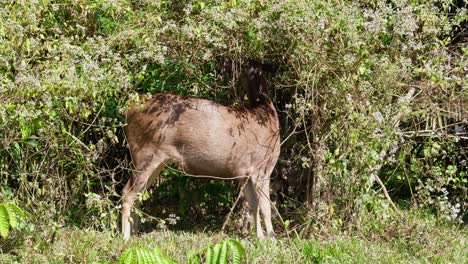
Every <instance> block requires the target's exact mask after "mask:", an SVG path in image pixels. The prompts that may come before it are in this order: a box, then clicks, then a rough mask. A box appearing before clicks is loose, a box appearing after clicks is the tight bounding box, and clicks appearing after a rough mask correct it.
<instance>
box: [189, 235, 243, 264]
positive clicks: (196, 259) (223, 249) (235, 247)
mask: <svg viewBox="0 0 468 264" xmlns="http://www.w3.org/2000/svg"><path fill="white" fill-rule="evenodd" d="M230 255H231V256H232V258H231V261H230V262H229V263H233V264H239V263H241V259H242V258H243V257H244V255H245V249H244V247H243V246H242V245H241V243H240V242H239V241H237V240H234V239H228V240H225V241H222V242H219V243H217V244H216V245H210V246H208V247H207V248H205V249H202V250H201V252H199V253H197V254H195V255H194V256H193V257H191V260H190V263H194V264H195V263H206V264H224V263H228V261H229V259H230V258H229V256H230Z"/></svg>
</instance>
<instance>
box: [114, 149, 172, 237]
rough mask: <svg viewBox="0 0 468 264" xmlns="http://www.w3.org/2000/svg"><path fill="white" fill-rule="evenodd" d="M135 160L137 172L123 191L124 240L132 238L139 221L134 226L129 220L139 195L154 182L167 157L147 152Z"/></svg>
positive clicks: (138, 154) (141, 153)
mask: <svg viewBox="0 0 468 264" xmlns="http://www.w3.org/2000/svg"><path fill="white" fill-rule="evenodd" d="M133 159H134V164H135V169H136V171H135V172H134V173H133V175H132V176H131V177H130V179H129V180H128V182H127V184H126V185H125V187H124V189H123V191H122V233H123V237H124V240H128V239H129V238H130V233H131V231H132V227H134V226H135V224H136V221H137V219H136V218H133V220H134V225H131V224H130V220H129V218H130V215H131V210H132V207H133V205H134V203H135V200H136V198H137V196H138V193H139V192H140V191H142V190H143V189H144V188H145V187H146V186H148V185H149V184H151V183H152V182H153V181H154V178H155V177H156V176H157V175H158V174H159V173H160V171H161V170H162V168H163V167H164V161H165V157H163V156H162V155H157V154H155V153H150V152H145V151H142V152H140V153H137V154H136V155H134V157H133ZM133 231H135V230H133Z"/></svg>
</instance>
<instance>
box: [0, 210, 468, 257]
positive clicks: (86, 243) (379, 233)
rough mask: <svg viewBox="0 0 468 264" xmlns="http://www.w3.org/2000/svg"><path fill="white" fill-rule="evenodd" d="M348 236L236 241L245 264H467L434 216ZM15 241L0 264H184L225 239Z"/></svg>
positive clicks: (70, 231)
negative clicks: (140, 260)
mask: <svg viewBox="0 0 468 264" xmlns="http://www.w3.org/2000/svg"><path fill="white" fill-rule="evenodd" d="M363 230H364V229H363ZM348 233H349V234H347V235H345V234H344V233H342V234H340V235H334V236H329V237H326V236H324V235H322V236H320V237H315V238H309V239H304V238H298V237H296V238H294V237H295V235H294V234H290V236H291V239H290V240H289V239H287V237H286V236H284V237H281V236H280V237H278V238H277V239H276V240H257V239H255V238H239V237H234V238H236V239H238V240H239V241H241V243H242V245H243V246H244V247H245V249H246V253H247V256H246V259H245V262H246V263H467V262H468V251H467V250H466V248H467V237H468V236H467V235H468V232H467V230H466V228H465V227H456V226H453V225H447V224H444V223H439V222H437V221H436V220H435V219H434V218H432V217H426V216H425V217H422V216H415V215H405V216H402V217H399V219H393V220H392V221H391V222H389V223H388V225H386V226H385V227H384V228H381V229H378V230H375V229H372V230H367V231H365V232H364V231H359V232H357V231H355V232H348ZM14 237H16V239H15V238H14ZM14 237H12V239H11V240H10V241H12V242H10V243H8V244H7V243H5V241H0V246H2V249H0V263H93V262H104V261H106V262H107V261H110V262H111V263H115V262H116V261H117V260H118V257H119V256H120V254H121V253H122V252H123V251H124V250H125V249H127V248H128V247H131V246H140V247H147V248H154V247H159V248H161V249H163V251H164V252H165V254H166V255H167V256H169V257H170V258H172V259H175V260H177V261H179V262H180V263H187V262H188V256H190V255H191V254H192V253H195V252H197V251H198V250H199V249H201V248H203V247H206V246H208V245H210V244H213V243H215V242H218V241H221V240H224V239H226V238H228V237H227V236H226V235H223V234H220V233H209V232H198V233H192V232H186V231H169V230H157V231H153V232H151V233H146V234H142V235H140V236H135V237H133V238H132V239H131V241H130V242H129V243H128V244H126V243H125V242H124V241H123V240H122V239H121V238H120V235H119V234H117V235H112V234H111V233H110V232H98V231H94V230H80V229H78V228H62V229H58V232H57V233H56V234H55V235H52V236H50V235H48V236H46V237H43V236H41V235H38V233H33V234H30V235H27V234H24V235H23V237H22V240H19V239H18V238H19V237H20V234H18V232H17V233H16V236H14ZM2 243H3V244H2ZM8 248H10V249H9V250H8V251H7V249H8ZM1 253H3V254H1Z"/></svg>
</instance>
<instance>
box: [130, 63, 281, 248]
mask: <svg viewBox="0 0 468 264" xmlns="http://www.w3.org/2000/svg"><path fill="white" fill-rule="evenodd" d="M241 82H242V85H243V86H244V87H245V88H246V89H247V90H248V94H249V103H250V106H249V107H231V106H223V105H219V104H217V103H214V102H211V101H208V100H204V99H198V98H189V97H185V96H178V95H172V94H156V95H154V96H153V97H152V98H151V99H149V100H147V101H146V102H144V103H133V104H132V105H131V106H130V109H129V111H128V113H127V128H126V132H127V139H128V144H129V147H130V152H131V155H132V159H133V164H134V166H135V171H136V172H135V173H134V174H133V175H132V177H130V179H129V181H128V183H127V185H126V186H125V187H124V189H123V195H122V232H123V236H124V239H125V240H128V239H129V238H130V231H131V227H130V221H129V217H130V211H131V209H132V206H133V204H134V202H135V199H136V198H137V194H138V192H140V191H141V190H143V188H145V186H150V185H151V184H152V183H153V182H154V180H155V179H156V177H157V175H159V173H160V171H161V169H162V168H163V167H164V166H165V165H166V164H167V163H176V164H178V165H179V166H180V167H181V168H183V170H184V171H185V172H186V173H187V174H189V175H193V176H196V175H209V176H214V177H216V178H223V179H226V180H228V179H231V180H232V179H240V180H241V181H242V182H243V183H244V184H245V186H244V188H243V190H244V195H245V198H246V200H247V202H248V204H249V208H250V212H251V214H252V216H253V217H254V221H255V223H256V231H257V237H259V238H263V237H264V233H263V230H262V226H261V223H260V213H259V211H261V213H262V215H263V220H264V224H265V227H266V232H267V235H268V236H274V231H273V225H272V223H271V205H270V175H271V173H272V171H273V169H274V167H275V164H276V161H277V160H278V156H279V153H280V129H279V121H278V116H277V114H276V110H275V107H274V105H273V103H272V101H271V100H270V98H269V97H268V96H267V94H266V93H265V92H266V80H265V76H264V72H263V71H262V70H261V69H260V68H259V67H254V66H250V67H248V68H247V69H246V70H244V71H243V73H242V74H241ZM245 181H247V182H245Z"/></svg>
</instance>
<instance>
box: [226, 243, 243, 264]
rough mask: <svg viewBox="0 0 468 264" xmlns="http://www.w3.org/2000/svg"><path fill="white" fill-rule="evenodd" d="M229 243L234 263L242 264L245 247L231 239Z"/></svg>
mask: <svg viewBox="0 0 468 264" xmlns="http://www.w3.org/2000/svg"><path fill="white" fill-rule="evenodd" d="M228 241H229V246H230V248H231V251H232V263H233V264H238V263H240V261H241V259H242V258H243V257H244V256H245V250H244V247H243V246H242V244H241V243H240V242H239V241H237V240H235V239H229V240H228Z"/></svg>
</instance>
